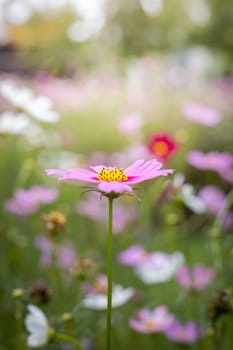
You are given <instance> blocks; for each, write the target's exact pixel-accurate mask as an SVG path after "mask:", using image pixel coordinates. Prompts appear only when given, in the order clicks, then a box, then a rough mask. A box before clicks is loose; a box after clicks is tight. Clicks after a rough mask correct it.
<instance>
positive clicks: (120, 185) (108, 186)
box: [98, 181, 132, 193]
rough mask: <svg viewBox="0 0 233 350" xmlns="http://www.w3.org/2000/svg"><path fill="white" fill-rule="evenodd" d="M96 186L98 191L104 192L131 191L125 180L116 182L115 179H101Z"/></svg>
mask: <svg viewBox="0 0 233 350" xmlns="http://www.w3.org/2000/svg"><path fill="white" fill-rule="evenodd" d="M98 188H99V190H100V191H102V192H105V193H111V192H115V193H122V192H132V188H131V187H130V186H129V185H127V184H126V183H125V182H117V181H111V182H107V181H102V182H101V183H100V184H99V185H98Z"/></svg>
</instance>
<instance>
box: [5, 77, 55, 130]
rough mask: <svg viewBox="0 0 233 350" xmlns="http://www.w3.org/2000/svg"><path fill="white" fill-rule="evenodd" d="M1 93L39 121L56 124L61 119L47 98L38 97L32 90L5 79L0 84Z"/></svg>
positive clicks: (15, 105)
mask: <svg viewBox="0 0 233 350" xmlns="http://www.w3.org/2000/svg"><path fill="white" fill-rule="evenodd" d="M0 93H1V95H2V96H3V97H4V98H5V99H6V100H7V101H8V102H10V103H11V104H12V105H13V106H14V107H16V108H20V109H21V110H22V111H24V112H26V113H27V114H29V115H30V116H32V117H33V118H35V119H37V120H39V121H42V122H48V123H54V122H56V121H57V120H58V119H59V116H58V113H57V112H55V111H53V110H52V102H51V101H50V100H49V99H48V98H47V97H43V96H38V97H37V96H35V95H34V92H33V91H32V90H31V89H29V88H26V87H22V86H18V85H17V84H16V83H15V82H14V81H12V80H9V79H4V80H2V81H1V82H0Z"/></svg>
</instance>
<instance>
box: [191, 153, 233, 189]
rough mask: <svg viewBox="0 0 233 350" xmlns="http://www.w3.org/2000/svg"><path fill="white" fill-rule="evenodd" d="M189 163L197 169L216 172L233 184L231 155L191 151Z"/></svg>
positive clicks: (232, 160)
mask: <svg viewBox="0 0 233 350" xmlns="http://www.w3.org/2000/svg"><path fill="white" fill-rule="evenodd" d="M187 161H188V163H189V164H191V165H192V166H193V167H195V168H197V169H200V170H214V171H216V172H217V173H218V174H219V175H220V176H221V177H222V178H223V179H224V180H226V181H228V182H233V156H232V154H230V153H227V152H223V153H221V152H214V151H212V152H208V153H202V152H200V151H191V152H189V153H188V156H187Z"/></svg>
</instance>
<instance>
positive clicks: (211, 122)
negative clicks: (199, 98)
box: [182, 102, 221, 127]
mask: <svg viewBox="0 0 233 350" xmlns="http://www.w3.org/2000/svg"><path fill="white" fill-rule="evenodd" d="M182 110H183V113H184V115H185V117H186V118H187V119H189V120H191V121H193V122H197V123H200V124H203V125H206V126H210V127H212V126H215V125H217V124H218V123H219V122H220V120H221V116H220V114H219V112H218V111H217V110H216V109H213V108H210V107H207V106H204V105H202V104H198V103H192V102H186V103H184V105H183V107H182Z"/></svg>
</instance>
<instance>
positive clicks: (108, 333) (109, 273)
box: [106, 197, 113, 350]
mask: <svg viewBox="0 0 233 350" xmlns="http://www.w3.org/2000/svg"><path fill="white" fill-rule="evenodd" d="M112 217H113V198H110V197H109V210H108V247H107V276H108V291H107V293H108V304H107V320H106V350H111V317H112Z"/></svg>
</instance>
